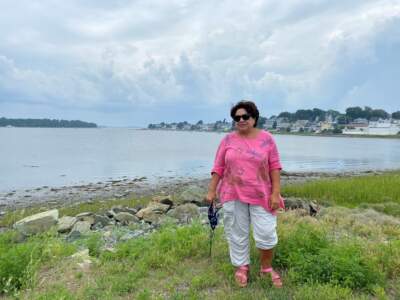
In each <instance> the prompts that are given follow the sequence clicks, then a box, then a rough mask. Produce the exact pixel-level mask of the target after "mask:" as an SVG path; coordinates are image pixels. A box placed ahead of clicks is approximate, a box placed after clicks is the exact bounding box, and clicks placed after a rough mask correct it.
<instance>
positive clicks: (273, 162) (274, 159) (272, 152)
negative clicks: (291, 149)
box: [268, 136, 282, 171]
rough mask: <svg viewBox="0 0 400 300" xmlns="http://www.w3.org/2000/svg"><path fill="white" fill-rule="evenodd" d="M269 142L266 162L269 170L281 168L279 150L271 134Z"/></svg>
mask: <svg viewBox="0 0 400 300" xmlns="http://www.w3.org/2000/svg"><path fill="white" fill-rule="evenodd" d="M270 139H271V143H270V148H269V158H268V164H269V170H270V171H272V170H282V165H281V161H280V158H279V152H278V148H277V146H276V143H275V140H274V138H273V137H272V136H270Z"/></svg>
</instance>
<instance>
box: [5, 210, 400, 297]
mask: <svg viewBox="0 0 400 300" xmlns="http://www.w3.org/2000/svg"><path fill="white" fill-rule="evenodd" d="M371 213H372V214H374V215H369V214H371ZM371 217H372V218H371ZM396 224H397V226H396ZM398 224H399V223H398V220H395V219H394V218H391V217H389V216H385V215H382V214H379V213H377V212H372V211H369V210H354V209H347V208H334V207H331V208H327V209H325V210H323V212H321V215H320V216H319V217H318V218H311V217H301V216H299V215H298V214H297V212H296V211H292V212H287V213H284V214H282V215H280V216H279V226H278V228H279V236H280V242H279V246H278V247H277V249H276V258H275V261H274V264H275V268H276V269H279V270H280V271H281V273H282V275H283V281H284V285H285V287H284V288H283V289H281V290H277V289H274V288H273V287H272V286H271V284H270V282H269V280H266V279H260V278H259V277H258V275H257V271H258V269H259V264H258V261H257V259H256V258H257V251H256V249H255V247H254V244H252V250H251V252H252V259H253V263H252V269H251V281H250V284H249V286H248V288H246V289H239V288H237V287H236V286H235V284H234V281H233V272H234V269H233V267H232V266H231V264H230V262H229V256H228V249H227V244H226V242H225V240H224V238H223V232H222V228H221V227H219V228H218V229H217V232H216V236H215V242H214V247H213V255H212V260H211V259H210V258H209V256H208V233H209V232H208V228H207V227H205V226H203V225H200V224H199V223H195V224H193V225H191V226H186V227H175V226H173V225H167V226H165V227H164V228H162V229H161V230H160V231H158V232H156V233H154V234H152V235H150V236H149V237H143V238H139V239H135V240H130V241H128V242H124V243H119V244H118V247H117V250H116V252H115V253H112V252H103V251H101V250H100V247H101V244H102V241H101V239H100V238H99V236H96V235H94V236H92V237H89V238H87V239H86V240H83V241H79V243H78V244H66V243H65V242H63V241H62V240H61V239H60V238H59V237H57V236H55V235H51V234H49V235H47V236H40V237H36V238H34V239H32V240H30V241H27V242H26V243H23V244H15V243H13V242H12V239H10V237H8V240H7V239H5V238H4V237H3V239H2V240H1V241H0V242H1V243H2V247H3V248H2V250H4V249H8V250H6V251H5V252H3V251H2V252H1V253H2V254H1V256H2V257H1V259H0V261H1V262H2V265H0V274H2V278H5V277H4V272H8V274H6V275H8V276H10V275H13V276H11V277H9V278H12V279H11V280H6V281H3V282H2V286H1V288H2V289H3V290H7V291H9V292H10V293H12V288H13V287H15V288H22V291H21V290H20V291H19V292H18V291H17V292H16V295H18V298H20V299H340V300H343V299H372V298H373V297H378V298H379V299H398V298H399V297H400V290H399V287H400V282H399V277H400V242H399V237H400V227H399V226H398ZM82 246H85V247H88V248H89V253H90V254H91V256H92V258H91V260H92V264H91V265H90V267H82V266H81V265H82V264H81V265H80V264H79V263H81V262H80V261H76V260H75V259H73V258H70V257H67V256H68V255H70V254H71V253H72V252H73V251H75V250H76V249H78V248H79V247H82ZM21 247H22V248H21ZM4 253H5V254H4ZM6 262H7V265H3V264H5V263H6ZM24 266H27V267H26V268H25V269H24ZM1 272H3V273H1ZM17 278H18V280H17Z"/></svg>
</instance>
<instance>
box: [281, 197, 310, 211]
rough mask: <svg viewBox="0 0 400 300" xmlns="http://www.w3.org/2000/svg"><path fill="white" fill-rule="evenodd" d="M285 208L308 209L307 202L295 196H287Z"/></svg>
mask: <svg viewBox="0 0 400 300" xmlns="http://www.w3.org/2000/svg"><path fill="white" fill-rule="evenodd" d="M285 208H286V209H300V208H301V209H308V205H307V203H306V202H305V201H304V200H302V199H300V198H294V197H288V198H285Z"/></svg>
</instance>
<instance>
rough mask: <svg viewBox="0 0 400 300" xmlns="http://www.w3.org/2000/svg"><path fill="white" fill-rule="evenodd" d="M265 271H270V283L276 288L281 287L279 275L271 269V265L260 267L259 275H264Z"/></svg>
mask: <svg viewBox="0 0 400 300" xmlns="http://www.w3.org/2000/svg"><path fill="white" fill-rule="evenodd" d="M265 273H271V279H272V284H273V285H274V287H276V288H281V287H282V281H281V276H280V275H279V274H278V272H275V271H274V270H273V269H272V267H268V268H261V270H260V276H264V275H265Z"/></svg>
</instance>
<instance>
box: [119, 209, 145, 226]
mask: <svg viewBox="0 0 400 300" xmlns="http://www.w3.org/2000/svg"><path fill="white" fill-rule="evenodd" d="M114 218H115V220H117V221H118V222H120V223H121V224H122V225H128V224H130V223H135V222H139V218H138V217H136V216H135V215H132V214H130V213H127V212H120V213H117V214H116V215H115V217H114Z"/></svg>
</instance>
